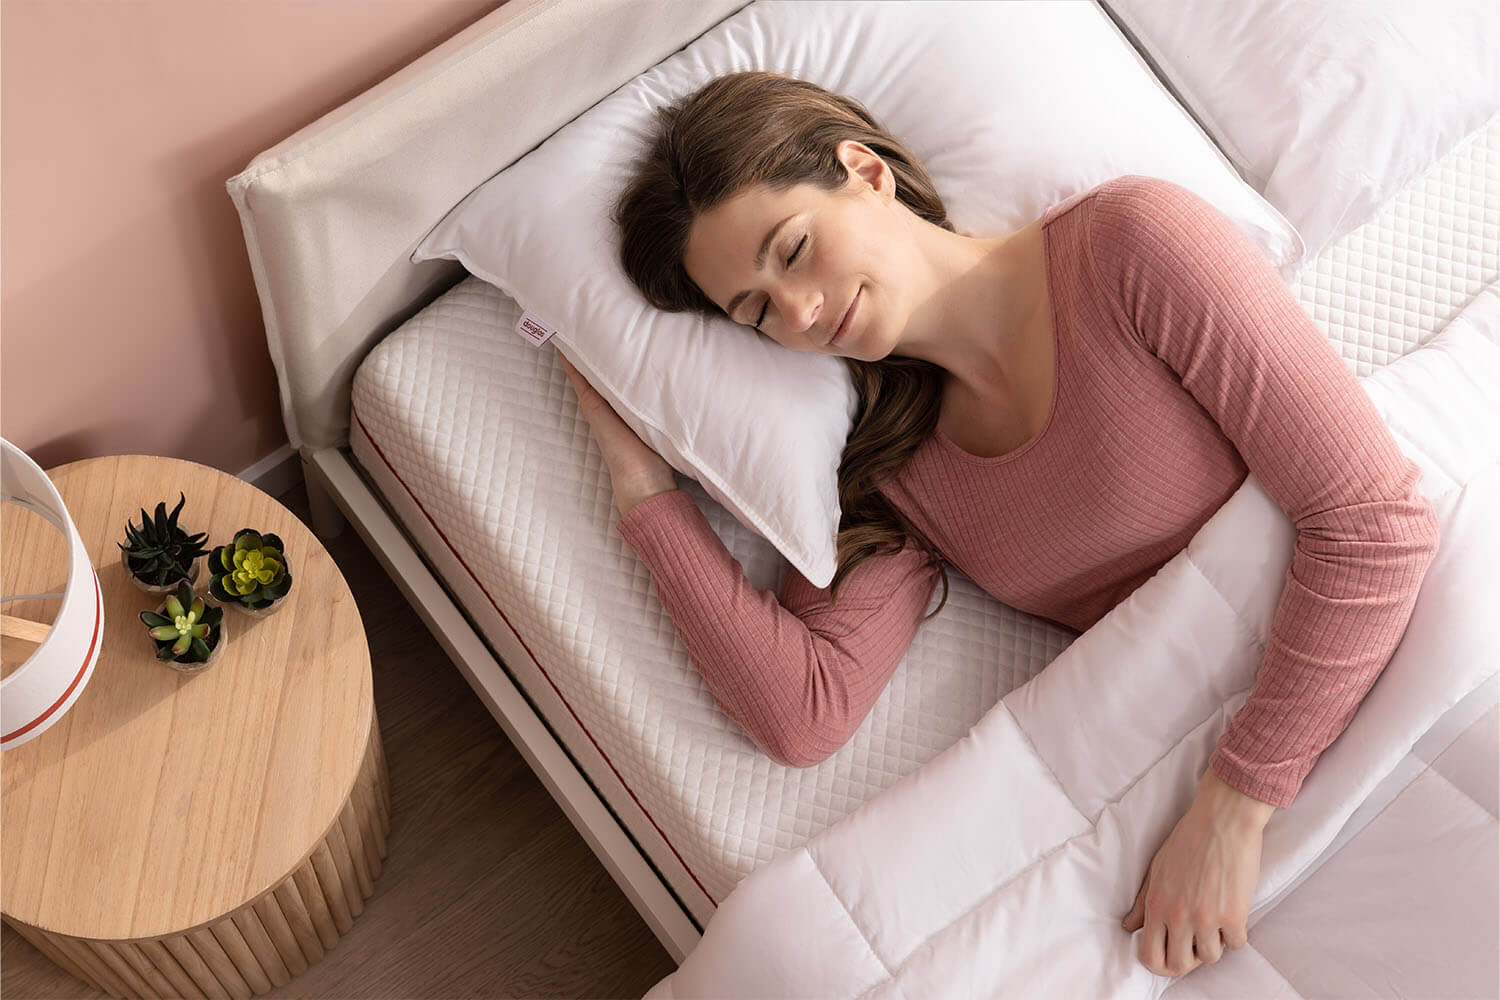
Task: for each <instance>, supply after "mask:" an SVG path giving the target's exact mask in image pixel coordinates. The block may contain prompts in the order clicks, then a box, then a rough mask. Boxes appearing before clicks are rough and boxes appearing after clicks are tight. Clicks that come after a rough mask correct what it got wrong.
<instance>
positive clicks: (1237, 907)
mask: <svg viewBox="0 0 1500 1000" xmlns="http://www.w3.org/2000/svg"><path fill="white" fill-rule="evenodd" d="M1274 811H1275V807H1274V806H1271V805H1269V804H1268V803H1265V802H1260V801H1258V800H1256V799H1253V798H1251V797H1250V796H1248V795H1245V794H1244V793H1242V792H1240V791H1238V790H1237V789H1235V788H1233V787H1232V786H1230V785H1229V784H1227V783H1226V782H1225V781H1224V780H1223V779H1221V778H1220V777H1219V776H1218V775H1216V774H1214V773H1213V772H1212V771H1206V772H1204V775H1203V778H1202V780H1201V781H1199V783H1198V794H1197V797H1196V798H1194V799H1193V804H1192V807H1191V808H1189V809H1188V811H1187V813H1186V814H1185V815H1184V816H1183V817H1182V819H1180V820H1178V821H1177V825H1176V826H1175V827H1174V828H1173V829H1172V833H1171V835H1170V836H1168V837H1167V839H1166V842H1165V843H1163V844H1162V846H1161V847H1160V848H1159V849H1158V850H1157V852H1156V856H1155V857H1154V858H1152V859H1151V867H1150V868H1149V869H1148V871H1147V873H1146V877H1145V879H1143V880H1142V882H1141V888H1140V891H1138V892H1137V893H1136V896H1135V905H1134V906H1132V907H1131V909H1130V913H1128V914H1127V915H1126V917H1125V920H1124V921H1123V924H1122V926H1124V928H1125V929H1126V930H1127V931H1132V932H1133V931H1135V930H1137V929H1139V928H1141V927H1144V928H1145V933H1144V934H1142V935H1141V941H1140V951H1139V956H1140V960H1141V964H1142V965H1144V966H1145V967H1146V968H1148V969H1150V970H1151V971H1152V972H1154V973H1156V974H1157V975H1158V976H1180V975H1183V974H1184V973H1187V972H1191V971H1192V970H1193V969H1195V968H1197V967H1198V966H1199V965H1201V964H1203V963H1204V962H1208V963H1209V964H1213V963H1214V962H1217V961H1218V960H1219V958H1220V957H1221V956H1222V955H1223V953H1224V950H1225V949H1226V948H1227V949H1231V950H1232V949H1235V948H1240V947H1242V946H1243V945H1244V944H1245V941H1246V921H1247V919H1248V917H1249V916H1250V903H1251V900H1252V899H1253V898H1254V895H1255V882H1256V879H1257V878H1258V877H1259V875H1260V851H1261V831H1262V829H1263V828H1264V827H1265V824H1266V821H1267V820H1269V819H1270V817H1271V813H1273V812H1274Z"/></svg>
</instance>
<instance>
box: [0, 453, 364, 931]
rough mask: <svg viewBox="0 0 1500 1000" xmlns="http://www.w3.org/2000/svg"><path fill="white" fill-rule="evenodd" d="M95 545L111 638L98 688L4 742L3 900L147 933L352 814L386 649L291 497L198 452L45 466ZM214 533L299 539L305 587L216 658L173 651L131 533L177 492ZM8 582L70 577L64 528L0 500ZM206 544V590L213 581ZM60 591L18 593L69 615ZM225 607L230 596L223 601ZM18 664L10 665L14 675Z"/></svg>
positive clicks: (19, 914) (289, 546) (228, 905)
mask: <svg viewBox="0 0 1500 1000" xmlns="http://www.w3.org/2000/svg"><path fill="white" fill-rule="evenodd" d="M47 472H48V475H49V476H50V477H51V479H52V481H53V483H54V484H55V485H56V486H57V490H58V492H59V493H60V494H61V495H62V498H63V502H64V503H65V504H66V505H67V507H68V513H69V514H70V515H71V516H72V518H73V522H74V524H75V525H76V526H77V528H78V533H79V535H80V536H81V538H82V540H83V544H84V546H85V548H86V549H87V550H88V552H89V555H90V556H91V557H92V562H93V566H94V570H95V572H96V573H97V574H98V577H99V584H100V588H101V590H102V592H103V596H104V641H103V645H102V648H101V650H100V653H99V659H98V662H97V663H96V664H95V666H94V673H93V676H92V678H90V680H89V683H88V686H87V687H86V688H85V689H84V691H83V693H82V694H81V695H80V696H79V698H78V700H77V702H76V703H75V704H74V705H73V707H72V708H71V709H69V711H68V712H67V714H66V715H64V716H63V717H62V718H61V719H59V720H58V721H57V722H56V723H54V724H53V725H52V726H51V727H50V728H49V729H47V731H46V732H44V733H42V734H41V735H40V736H38V737H36V738H35V739H33V740H31V741H29V742H27V743H24V744H22V745H20V746H17V747H13V748H11V749H9V750H7V751H5V752H4V754H3V755H0V788H3V790H0V847H3V856H0V864H3V868H0V903H3V909H4V912H5V913H6V914H8V915H10V916H13V917H15V918H17V919H19V920H22V921H24V922H26V923H28V924H31V925H33V926H37V927H41V928H44V929H46V930H49V931H53V932H55V933H59V934H66V935H70V936H75V937H92V938H101V939H132V938H141V937H150V936H154V935H160V934H172V933H177V932H181V931H184V930H187V929H189V928H192V927H195V926H197V925H199V924H202V923H206V922H209V921H212V920H214V919H216V918H218V917H221V916H222V915H224V914H225V913H227V912H230V911H233V910H235V909H237V908H238V907H240V906H241V905H243V904H244V903H245V902H247V901H249V900H251V899H253V898H255V897H256V896H258V895H260V894H261V893H262V892H264V891H265V890H267V889H269V888H272V887H273V886H275V885H276V884H277V883H278V882H280V881H281V880H282V879H283V878H285V877H286V876H287V875H288V874H289V873H290V872H291V871H293V870H294V869H295V868H296V867H297V866H298V865H299V864H300V863H301V862H302V860H303V859H304V858H305V857H306V856H307V852H308V851H309V850H310V849H311V848H312V847H313V846H314V845H315V844H316V843H317V842H318V841H319V840H320V839H321V838H322V837H323V836H324V834H326V833H327V832H328V828H329V826H330V825H331V824H332V823H334V822H337V820H338V814H339V811H340V809H341V808H342V807H343V805H344V803H345V802H346V801H347V800H348V797H349V794H350V790H351V788H352V787H353V784H354V780H355V776H356V775H357V774H358V772H359V767H360V762H361V760H362V758H363V755H364V752H365V747H366V740H367V739H368V736H369V731H370V725H371V719H372V713H373V711H374V702H373V690H372V686H371V678H370V653H369V647H368V646H367V645H366V643H365V632H364V625H363V623H362V622H361V620H360V616H359V609H358V608H357V607H356V606H355V603H354V597H353V595H352V594H351V593H350V591H349V587H348V584H347V583H346V582H345V581H344V578H343V576H342V575H341V574H340V573H339V570H338V567H337V565H336V564H335V563H334V561H333V559H332V557H331V556H329V555H328V553H327V551H326V550H324V548H323V546H322V545H320V544H319V543H318V540H317V538H316V537H315V536H314V535H313V534H312V532H311V531H310V530H309V529H308V528H307V527H306V526H305V525H304V524H303V523H302V522H301V521H300V520H298V519H297V517H296V516H295V515H293V514H292V512H291V511H289V510H287V509H286V508H285V507H283V506H282V505H281V504H280V503H278V502H277V501H276V500H275V499H274V498H272V497H271V496H269V495H267V494H266V493H263V492H262V491H260V490H259V489H256V488H255V487H254V486H251V485H250V484H249V483H247V482H244V481H243V480H241V479H238V478H236V477H234V476H231V475H229V474H228V473H225V472H221V471H220V470H218V469H214V468H212V467H210V466H206V465H199V464H198V463H196V462H189V461H184V460H181V459H173V458H159V457H155V456H149V455H116V456H108V457H104V458H94V459H87V460H84V461H80V462H71V463H69V464H67V465H61V466H57V467H55V468H53V469H49V470H47ZM179 491H180V492H181V493H183V494H186V497H187V500H186V502H185V503H184V504H183V506H182V511H181V512H180V513H179V514H178V525H179V527H182V528H183V529H184V530H186V531H187V532H188V533H189V534H196V533H198V532H202V531H206V532H208V538H207V539H206V540H205V547H206V548H209V549H212V548H213V547H214V546H216V545H221V544H222V545H227V544H231V543H232V539H233V537H234V533H235V532H236V531H237V530H239V529H240V528H244V527H250V528H254V529H256V530H257V531H260V532H262V533H266V532H274V533H275V534H277V535H280V536H281V539H282V542H283V543H284V546H285V550H286V556H287V560H288V563H289V565H290V569H291V572H292V578H293V583H292V589H291V591H290V593H288V594H287V596H286V597H285V598H283V600H284V601H286V602H288V603H287V604H286V605H285V606H284V607H281V608H280V609H279V610H277V611H276V612H275V613H274V614H272V615H270V616H268V617H265V618H259V619H257V618H251V617H249V616H247V615H245V614H243V613H241V612H240V611H239V610H237V609H235V608H231V607H226V608H225V609H224V620H225V622H227V623H228V628H227V630H226V633H225V636H226V638H225V639H224V640H223V641H224V642H226V643H227V645H226V646H225V647H224V648H223V649H222V650H220V651H219V652H218V654H217V655H216V656H215V658H214V660H213V662H212V663H211V664H210V665H209V667H208V668H207V669H206V670H203V671H202V672H201V673H198V674H193V675H188V674H183V673H180V672H178V671H177V670H174V669H173V668H172V667H170V666H168V665H167V664H165V663H162V662H161V661H159V660H157V659H156V656H155V653H154V650H153V644H152V642H151V639H150V637H149V636H148V635H147V634H146V627H145V626H144V625H143V624H142V623H141V621H140V619H139V617H138V615H139V613H140V612H141V611H143V610H146V609H148V608H149V609H155V608H157V607H159V606H160V604H161V602H162V600H163V599H164V596H165V595H162V594H151V593H146V592H144V591H142V590H140V589H138V588H137V587H136V586H135V585H134V584H132V583H131V582H130V580H129V578H128V576H127V574H126V572H125V567H124V565H123V564H122V563H121V561H120V550H119V548H118V547H117V546H116V544H115V543H116V542H117V541H119V542H124V541H126V538H125V522H126V521H127V520H130V521H132V522H136V523H138V522H139V520H140V510H141V508H143V507H144V508H145V509H146V512H147V514H152V513H153V512H154V511H155V509H156V504H157V503H158V502H162V501H164V502H165V503H166V505H167V511H168V512H169V513H170V512H171V510H172V508H173V507H174V506H176V504H177V501H178V499H179ZM0 514H3V518H4V521H3V525H0V529H3V531H4V539H5V559H4V561H3V566H0V571H3V572H0V575H3V580H4V593H5V595H7V596H9V595H14V594H36V593H53V592H61V591H62V590H63V588H64V587H65V585H66V582H67V572H68V570H67V562H66V559H65V554H66V545H65V543H64V540H63V537H62V535H61V534H60V533H59V532H58V531H57V530H56V529H55V528H54V527H52V525H51V524H49V523H48V522H47V521H45V520H44V519H43V518H41V517H40V516H39V515H37V514H35V513H33V512H31V511H28V510H25V509H23V508H19V507H17V505H15V504H9V503H6V504H0ZM206 563H207V558H206V557H204V558H203V559H201V560H200V564H199V570H198V579H197V582H196V584H195V592H196V593H201V594H206V593H207V590H208V567H207V566H206V565H205V564H206ZM61 603H62V602H61V599H60V598H48V599H27V600H20V601H12V602H9V603H7V604H6V605H5V610H6V613H7V614H11V615H16V616H19V617H23V618H30V619H33V620H36V621H41V622H49V623H50V622H51V621H52V620H53V618H54V617H55V616H56V614H57V610H58V608H59V607H60V606H61ZM215 603H217V602H215ZM16 665H18V664H14V663H9V662H7V663H6V665H5V666H6V671H7V673H8V672H9V670H10V669H13V668H14V667H15V666H16Z"/></svg>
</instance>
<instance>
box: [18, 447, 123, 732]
mask: <svg viewBox="0 0 1500 1000" xmlns="http://www.w3.org/2000/svg"><path fill="white" fill-rule="evenodd" d="M0 500H3V501H4V502H6V503H13V504H17V505H18V506H21V507H25V508H26V509H28V510H31V511H35V512H36V513H37V514H40V515H41V516H42V517H44V518H46V519H47V520H48V521H50V522H52V525H53V527H55V528H57V530H58V531H60V532H62V535H63V538H64V539H65V540H66V542H67V546H68V582H67V586H66V588H65V589H64V591H63V599H62V608H61V609H60V610H59V611H58V613H57V617H56V618H55V619H54V620H53V622H52V627H51V630H50V631H49V632H48V633H47V635H46V637H45V638H43V639H42V641H41V643H40V644H39V645H38V646H37V647H36V649H35V650H33V651H32V653H31V655H30V656H29V657H27V659H26V662H25V663H23V664H21V665H20V666H19V667H17V668H16V669H15V670H14V671H12V672H11V674H10V675H9V676H8V677H6V678H5V679H4V680H3V681H0V750H9V749H10V748H11V747H14V746H20V745H21V744H22V743H25V742H26V741H27V740H31V739H35V738H36V737H38V736H40V735H41V734H42V733H43V732H45V731H46V729H47V727H48V726H51V725H52V724H53V723H55V722H57V720H58V719H60V718H62V717H63V715H64V714H65V713H66V712H67V711H68V709H69V708H71V707H72V706H73V703H74V702H75V701H77V700H78V696H79V695H80V694H82V693H83V689H84V686H85V685H86V684H88V682H89V678H90V677H91V676H93V673H94V664H95V663H96V662H97V661H98V659H99V647H100V645H101V643H102V642H103V641H104V595H103V592H102V591H101V590H100V588H99V577H98V575H97V574H96V573H95V572H94V565H93V563H92V561H91V560H90V559H89V554H88V551H87V550H86V549H85V548H84V547H83V539H81V538H79V537H78V529H77V528H75V527H74V526H73V519H72V518H71V517H70V516H69V515H68V509H67V507H65V506H64V505H63V501H62V496H61V495H60V494H59V493H58V492H57V487H56V486H54V485H53V484H52V480H51V479H49V478H48V476H47V474H46V473H45V472H43V471H42V469H41V467H40V466H38V465H37V464H36V463H35V462H33V461H32V460H31V459H30V457H28V456H27V455H26V453H25V452H23V451H21V449H19V448H17V447H16V446H15V445H13V444H11V443H10V442H9V441H7V440H5V439H4V438H0Z"/></svg>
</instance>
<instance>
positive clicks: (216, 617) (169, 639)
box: [141, 580, 224, 663]
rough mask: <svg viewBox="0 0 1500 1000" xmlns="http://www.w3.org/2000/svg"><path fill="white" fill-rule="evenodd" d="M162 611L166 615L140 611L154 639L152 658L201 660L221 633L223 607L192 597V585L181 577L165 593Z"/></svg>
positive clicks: (216, 644) (188, 661) (186, 661)
mask: <svg viewBox="0 0 1500 1000" xmlns="http://www.w3.org/2000/svg"><path fill="white" fill-rule="evenodd" d="M165 610H166V614H161V613H160V612H156V611H142V612H141V622H142V623H143V624H144V625H145V626H146V627H147V630H148V631H149V632H150V635H151V638H152V639H155V640H156V658H157V659H158V660H177V661H178V662H180V663H203V662H205V661H206V660H207V659H208V657H209V654H210V653H212V652H213V651H214V648H215V647H216V646H218V644H219V638H220V636H221V635H222V634H223V632H222V625H223V621H224V609H223V608H221V607H218V606H216V605H210V604H208V603H207V602H205V601H204V600H203V598H202V597H197V596H194V594H193V588H192V587H191V586H189V585H188V582H187V581H186V580H183V581H182V582H181V583H179V584H178V585H177V592H176V593H174V594H169V595H168V596H167V600H166V609H165Z"/></svg>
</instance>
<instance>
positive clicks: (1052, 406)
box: [932, 203, 1062, 465]
mask: <svg viewBox="0 0 1500 1000" xmlns="http://www.w3.org/2000/svg"><path fill="white" fill-rule="evenodd" d="M1061 206H1062V203H1059V204H1056V205H1053V206H1051V207H1050V208H1049V209H1048V210H1047V211H1046V213H1044V215H1045V216H1046V217H1044V218H1043V219H1042V281H1043V283H1044V285H1045V287H1046V292H1047V312H1048V315H1049V317H1050V318H1051V320H1052V323H1051V326H1052V397H1051V401H1050V403H1049V404H1048V407H1047V419H1046V420H1045V421H1043V423H1042V429H1041V430H1039V431H1037V432H1036V433H1035V434H1034V435H1032V437H1031V439H1030V440H1029V441H1027V442H1025V443H1024V444H1022V445H1019V446H1018V447H1015V448H1012V449H1011V450H1010V451H1007V452H1006V453H1005V454H1003V455H976V454H974V453H973V452H972V451H966V450H965V449H963V448H962V447H960V446H959V445H957V444H955V443H954V441H953V439H952V438H950V437H948V435H947V434H945V433H943V431H942V430H941V429H940V428H938V427H937V426H936V425H934V426H933V428H932V432H933V437H935V438H936V439H937V441H938V443H939V444H940V445H942V446H943V447H945V448H947V449H948V450H949V451H951V452H952V453H953V454H955V455H957V456H958V457H959V458H962V459H964V460H966V461H969V462H973V463H975V464H977V465H1003V464H1004V463H1006V462H1009V461H1012V460H1013V459H1017V458H1020V457H1021V456H1022V455H1024V454H1025V453H1026V452H1028V451H1030V450H1031V449H1032V448H1034V447H1036V445H1037V444H1038V443H1039V442H1040V441H1041V440H1042V439H1043V438H1045V437H1046V436H1047V432H1048V431H1049V430H1051V429H1052V423H1053V421H1054V419H1056V417H1057V399H1058V396H1059V394H1060V391H1061V387H1062V332H1061V331H1060V330H1059V329H1058V323H1057V299H1056V298H1054V297H1053V295H1052V233H1051V229H1052V223H1053V222H1054V221H1056V215H1055V214H1054V213H1055V211H1056V209H1058V208H1060V207H1061Z"/></svg>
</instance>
